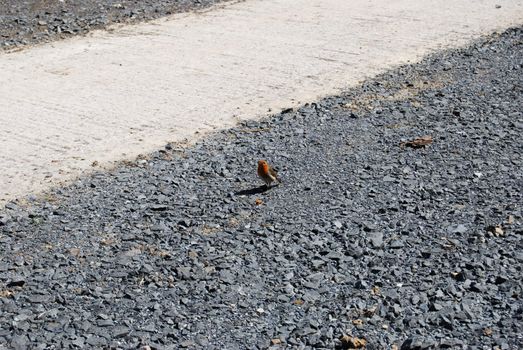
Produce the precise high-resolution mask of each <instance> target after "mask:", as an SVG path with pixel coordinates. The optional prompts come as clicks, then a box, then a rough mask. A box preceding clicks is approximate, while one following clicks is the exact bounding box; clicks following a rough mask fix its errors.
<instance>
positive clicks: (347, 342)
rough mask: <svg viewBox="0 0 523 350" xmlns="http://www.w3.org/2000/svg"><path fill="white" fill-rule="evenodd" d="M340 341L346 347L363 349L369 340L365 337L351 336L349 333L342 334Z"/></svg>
mask: <svg viewBox="0 0 523 350" xmlns="http://www.w3.org/2000/svg"><path fill="white" fill-rule="evenodd" d="M340 341H341V345H342V346H343V348H344V349H362V348H364V347H366V346H367V341H366V340H365V339H363V338H356V337H351V336H349V335H344V336H342V337H341V338H340Z"/></svg>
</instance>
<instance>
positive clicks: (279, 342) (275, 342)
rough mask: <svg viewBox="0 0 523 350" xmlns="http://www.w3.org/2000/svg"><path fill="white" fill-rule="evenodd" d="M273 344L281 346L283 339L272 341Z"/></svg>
mask: <svg viewBox="0 0 523 350" xmlns="http://www.w3.org/2000/svg"><path fill="white" fill-rule="evenodd" d="M271 344H272V345H279V344H281V339H279V338H275V339H271Z"/></svg>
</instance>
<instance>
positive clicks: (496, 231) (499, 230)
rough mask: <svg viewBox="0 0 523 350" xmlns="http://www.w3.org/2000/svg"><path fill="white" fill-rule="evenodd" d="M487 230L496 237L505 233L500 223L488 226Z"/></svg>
mask: <svg viewBox="0 0 523 350" xmlns="http://www.w3.org/2000/svg"><path fill="white" fill-rule="evenodd" d="M487 231H488V232H490V233H492V234H493V235H494V236H496V237H500V236H504V235H505V231H503V228H502V227H501V225H496V226H493V225H492V226H489V227H487Z"/></svg>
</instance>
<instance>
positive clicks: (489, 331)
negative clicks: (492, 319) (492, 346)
mask: <svg viewBox="0 0 523 350" xmlns="http://www.w3.org/2000/svg"><path fill="white" fill-rule="evenodd" d="M483 335H484V336H486V337H490V336H491V335H492V329H491V328H485V329H483Z"/></svg>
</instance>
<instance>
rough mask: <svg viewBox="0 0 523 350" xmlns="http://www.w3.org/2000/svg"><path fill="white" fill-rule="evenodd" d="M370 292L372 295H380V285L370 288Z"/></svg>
mask: <svg viewBox="0 0 523 350" xmlns="http://www.w3.org/2000/svg"><path fill="white" fill-rule="evenodd" d="M370 294H372V295H380V287H378V286H374V287H372V289H371V290H370Z"/></svg>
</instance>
